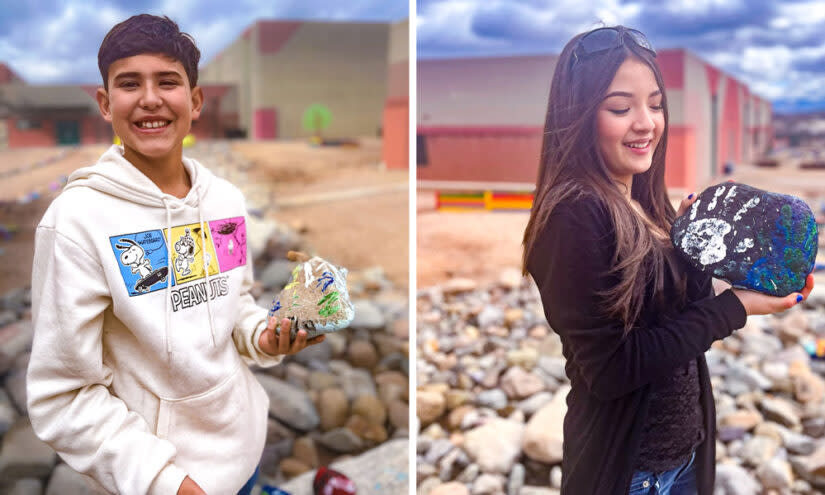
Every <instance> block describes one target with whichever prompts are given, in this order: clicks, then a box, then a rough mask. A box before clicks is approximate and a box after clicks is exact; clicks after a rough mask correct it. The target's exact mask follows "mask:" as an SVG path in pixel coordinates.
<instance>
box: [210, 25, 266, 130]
mask: <svg viewBox="0 0 825 495" xmlns="http://www.w3.org/2000/svg"><path fill="white" fill-rule="evenodd" d="M250 39H251V29H247V30H246V31H244V33H242V34H241V36H239V37H238V39H236V40H235V41H233V42H232V43H231V44H230V45H229V46H228V47H227V48H226V49H225V50H224V51H222V52H221V53H219V54H218V55H217V56H216V57H215V58H214V59H213V60H211V61H210V62H209V63H207V64H206V65H205V66H203V67H201V69H200V72H199V75H198V84H232V85H234V86H235V89H234V91H236V95H235V102H236V103H234V106H235V108H232V107H231V106H230V107H229V108H226V107H225V106H224V104H223V102H222V104H221V107H222V110H223V111H226V112H227V113H234V114H236V115H237V120H238V125H239V126H240V127H242V128H244V129H247V131H249V130H250V129H251V128H252V112H251V111H250V105H251V89H250V87H251V84H252V82H251V81H252V79H251V77H250V70H252V69H251V66H252V57H253V50H252V48H253V47H252V45H251V42H250ZM230 105H232V104H231V103H230Z"/></svg>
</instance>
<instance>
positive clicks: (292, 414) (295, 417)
mask: <svg viewBox="0 0 825 495" xmlns="http://www.w3.org/2000/svg"><path fill="white" fill-rule="evenodd" d="M256 376H257V378H258V381H259V382H260V383H261V385H263V387H264V390H266V393H267V395H269V414H270V415H272V416H273V417H274V418H276V419H278V420H279V421H282V422H284V423H286V424H287V425H289V426H291V427H293V428H295V429H297V430H301V431H309V430H314V429H315V428H317V427H318V425H320V423H321V418H320V417H319V416H318V411H316V410H315V405H314V404H313V403H312V400H310V398H309V396H308V395H307V393H306V391H305V390H303V389H300V388H297V387H295V386H293V385H290V384H288V383H286V382H283V381H281V380H278V379H276V378H273V377H271V376H269V375H263V374H259V375H256Z"/></svg>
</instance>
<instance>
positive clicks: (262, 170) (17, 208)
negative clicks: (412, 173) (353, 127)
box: [0, 138, 409, 294]
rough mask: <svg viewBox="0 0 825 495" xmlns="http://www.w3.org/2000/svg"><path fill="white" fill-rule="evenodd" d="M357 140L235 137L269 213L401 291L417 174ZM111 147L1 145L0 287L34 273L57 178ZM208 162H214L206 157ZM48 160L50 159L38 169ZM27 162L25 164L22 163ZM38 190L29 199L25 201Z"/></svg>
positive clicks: (326, 252) (372, 143) (21, 282)
mask: <svg viewBox="0 0 825 495" xmlns="http://www.w3.org/2000/svg"><path fill="white" fill-rule="evenodd" d="M359 144H360V146H359V147H357V148H331V147H330V148H314V147H311V146H309V145H307V144H306V143H304V142H263V143H255V142H232V143H231V144H230V147H231V149H232V150H233V151H234V152H236V153H239V154H240V155H242V156H244V157H246V158H247V159H249V160H251V161H252V164H253V166H252V167H251V168H249V169H248V170H247V171H246V174H245V175H246V178H247V180H248V181H249V184H246V186H248V187H250V188H251V189H252V190H253V192H254V193H255V194H258V195H264V196H268V197H270V198H272V202H271V203H269V207H267V208H266V209H265V214H266V215H271V216H272V217H273V218H275V219H276V220H279V221H282V222H286V223H287V224H289V225H303V227H304V228H305V230H306V232H305V233H304V234H303V235H304V236H305V238H306V239H307V241H308V242H309V244H310V245H311V246H313V248H314V249H315V250H316V251H317V253H318V254H321V255H323V256H327V257H330V258H331V259H334V260H335V261H336V262H337V263H340V264H342V265H344V266H347V267H348V268H350V269H354V270H357V269H361V268H368V267H372V266H381V267H383V269H384V271H385V273H386V274H387V276H388V277H389V278H390V280H392V281H393V282H394V283H395V284H396V286H398V287H399V288H401V289H406V287H408V276H409V275H408V245H409V244H408V232H409V228H408V223H409V222H408V218H409V216H408V192H407V191H408V186H407V184H408V172H407V171H406V170H403V171H397V170H385V169H384V168H383V167H382V166H381V165H380V161H381V142H380V140H378V139H369V138H367V139H362V140H359ZM105 148H106V147H105V146H83V147H77V148H38V149H26V150H4V151H0V177H1V178H0V181H1V182H2V184H3V187H2V189H0V225H2V226H4V227H5V228H6V229H11V230H12V231H13V233H12V234H11V236H10V237H8V238H2V237H0V294H3V293H5V292H6V291H8V290H10V289H14V288H18V287H22V286H28V285H29V284H30V281H31V266H32V261H33V260H32V258H33V249H34V230H35V228H36V226H37V224H38V222H39V221H40V219H41V218H42V216H43V214H44V213H45V212H46V209H47V208H48V206H49V204H50V203H51V201H52V199H54V197H56V195H57V192H54V191H51V190H50V188H49V185H50V184H51V183H52V182H54V181H57V180H59V178H60V176H61V175H68V174H70V173H71V172H72V171H73V170H75V169H77V168H79V167H82V166H86V165H90V164H92V163H94V162H95V161H96V160H97V158H98V157H99V156H100V154H101V153H102V152H103V151H104V150H105ZM204 161H206V160H204ZM38 163H47V164H46V165H42V166H37V167H33V165H35V164H38ZM21 166H24V168H25V170H22V171H15V170H13V169H18V168H20V167H21ZM31 191H38V192H39V193H40V194H41V197H40V198H39V199H37V200H35V201H31V202H28V203H26V204H22V203H18V202H17V200H18V199H19V198H20V197H21V196H23V195H25V194H27V193H29V192H31Z"/></svg>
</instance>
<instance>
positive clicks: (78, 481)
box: [46, 464, 96, 495]
mask: <svg viewBox="0 0 825 495" xmlns="http://www.w3.org/2000/svg"><path fill="white" fill-rule="evenodd" d="M86 479H87V478H86V477H85V476H83V475H82V474H80V473H78V472H77V471H75V470H74V469H72V468H70V467H69V466H68V465H66V464H58V465H57V467H56V468H55V469H54V472H52V476H51V478H49V484H48V485H47V486H46V495H96V492H95V490H94V489H92V487H91V486H89V483H88V482H87V481H86Z"/></svg>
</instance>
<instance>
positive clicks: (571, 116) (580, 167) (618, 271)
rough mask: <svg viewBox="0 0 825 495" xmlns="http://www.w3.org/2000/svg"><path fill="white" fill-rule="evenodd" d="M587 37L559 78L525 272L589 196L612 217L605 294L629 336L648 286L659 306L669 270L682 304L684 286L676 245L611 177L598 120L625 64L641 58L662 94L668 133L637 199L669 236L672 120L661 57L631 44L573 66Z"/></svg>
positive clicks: (637, 187) (639, 182)
mask: <svg viewBox="0 0 825 495" xmlns="http://www.w3.org/2000/svg"><path fill="white" fill-rule="evenodd" d="M619 28H621V27H620V26H619ZM586 34H587V33H582V34H579V35H577V36H576V37H574V38H573V39H572V40H570V42H568V43H567V45H565V47H564V50H562V53H561V55H560V56H559V59H558V61H557V64H556V69H555V71H554V73H553V80H552V83H551V86H550V96H549V99H548V102H547V116H546V118H545V124H544V139H543V142H542V150H541V159H540V164H539V173H538V178H537V180H536V194H535V198H534V201H533V209H532V210H531V211H530V220H529V221H528V223H527V228H526V229H525V231H524V241H523V244H524V255H523V259H522V270H523V271H524V273H525V274H527V264H528V260H529V259H530V258H531V257H533V256H542V253H538V252H534V247H535V243H536V239H537V238H538V234H539V232H541V230H542V229H544V228H545V226H546V224H547V222H548V221H549V219H550V216H551V214H552V213H553V210H554V208H555V207H556V206H557V205H558V204H559V203H561V202H562V201H565V200H568V199H574V198H577V197H579V196H581V195H583V194H588V193H589V194H592V195H595V196H596V197H598V198H599V199H600V200H601V201H602V202H603V203H604V205H605V207H606V209H607V211H608V212H609V213H610V218H611V221H612V224H613V227H614V230H615V236H616V238H615V240H616V251H615V255H614V258H613V260H612V268H611V270H610V274H611V275H615V276H617V277H618V280H619V282H618V284H617V285H615V286H614V287H612V288H611V289H609V290H607V291H606V292H603V293H601V294H600V295H601V296H602V297H604V300H605V304H606V305H605V308H604V312H605V315H607V316H610V317H614V318H618V319H620V320H621V321H623V322H624V325H625V331H629V330H630V328H631V327H632V326H633V324H634V323H635V322H636V321H637V320H638V318H639V315H640V314H641V311H642V305H643V304H644V302H645V291H646V288H647V287H648V284H649V283H652V286H653V294H654V297H655V301H656V302H657V303H659V304H664V303H665V302H664V301H663V288H664V281H665V269H668V270H669V271H670V273H671V274H672V275H673V277H674V279H675V280H676V282H677V287H678V289H679V295H680V298H683V297H684V292H685V280H684V277H683V276H680V275H679V273H680V271H681V270H679V269H678V268H677V266H676V263H677V262H676V260H675V259H674V258H673V257H671V253H670V251H671V250H672V248H671V247H670V243H669V242H668V241H667V240H662V239H658V238H657V237H656V236H655V235H654V234H653V232H652V231H651V229H650V228H649V227H648V226H647V225H646V224H645V222H644V220H643V219H642V217H641V216H640V215H638V214H637V213H635V212H634V211H633V207H632V206H631V204H630V202H628V201H627V200H626V199H625V197H624V192H623V191H622V190H621V188H624V186H623V185H621V184H617V183H616V182H615V181H614V180H612V178H611V176H610V174H609V173H608V169H607V166H606V165H605V163H604V159H603V158H602V156H601V154H600V152H599V147H598V144H597V139H598V136H597V131H596V114H597V111H598V109H599V106H600V104H601V102H602V100H603V98H604V96H605V94H606V92H607V88H608V87H609V86H610V83H611V82H612V81H613V77H614V76H615V74H616V71H617V70H618V69H619V66H620V65H621V64H622V62H624V61H625V59H627V58H628V57H635V58H637V59H638V60H640V61H641V62H643V63H644V64H646V65H647V66H648V67H650V69H651V70H652V71H653V74H654V76H655V78H656V83H657V85H658V86H659V89H660V90H661V92H662V108H663V112H664V119H665V128H664V131H663V132H662V136H661V139H660V140H659V144H658V145H657V146H656V149H655V150H654V152H653V159H652V163H651V166H650V168H649V169H648V170H647V171H645V172H644V173H641V174H636V175H634V176H633V185H632V190H631V198H632V199H635V200H636V201H638V202H639V204H640V205H641V207H642V209H643V210H644V211H645V213H647V215H648V217H649V218H650V219H651V220H652V222H653V223H654V224H655V226H656V227H658V228H660V229H662V230H663V231H664V232H666V233H667V232H670V226H671V224H672V222H673V219H674V218H675V216H676V212H675V211H674V209H673V206H672V205H671V204H670V201H669V199H668V196H667V190H666V189H665V180H664V176H665V153H666V149H667V134H668V122H669V120H668V110H667V95H666V93H665V85H664V81H663V79H662V74H661V72H660V70H659V67H658V65H657V64H656V60H655V58H654V57H653V56H652V54H650V53H648V52H647V51H646V50H644V49H642V48H640V47H638V46H637V45H635V44H634V43H633V42H632V41H630V39H629V38H625V39H624V46H623V47H618V48H615V49H611V50H607V51H604V52H599V53H594V54H592V55H590V56H588V57H587V58H584V59H579V60H578V61H577V62H576V64H575V65H574V66H571V65H572V57H573V50H574V49H575V48H576V46H577V45H578V41H579V39H580V38H581V37H582V36H584V35H586Z"/></svg>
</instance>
